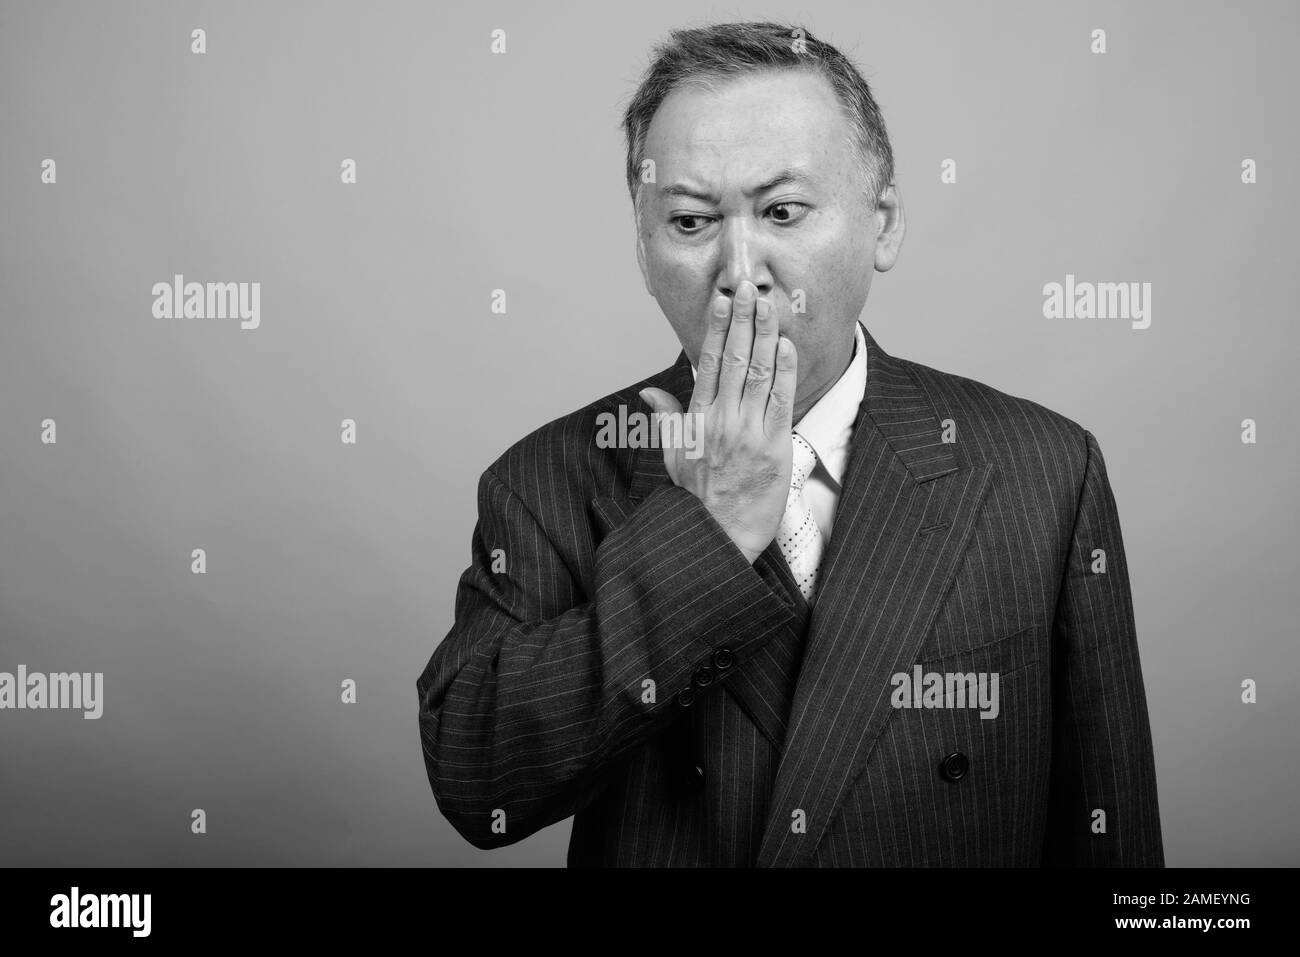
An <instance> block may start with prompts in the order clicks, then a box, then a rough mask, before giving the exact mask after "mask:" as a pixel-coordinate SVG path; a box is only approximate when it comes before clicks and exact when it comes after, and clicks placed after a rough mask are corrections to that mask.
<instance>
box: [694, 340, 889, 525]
mask: <svg viewBox="0 0 1300 957" xmlns="http://www.w3.org/2000/svg"><path fill="white" fill-rule="evenodd" d="M695 375H696V372H695V367H694V366H691V376H692V377H694V376H695ZM866 388H867V343H866V341H865V340H864V339H863V338H862V323H860V322H859V323H855V324H854V327H853V358H852V359H850V360H849V367H848V368H847V369H845V370H844V374H843V375H841V376H840V377H839V379H837V380H836V382H835V384H834V385H833V386H831V387H830V389H829V390H828V391H827V392H826V394H825V395H823V396H822V397H821V398H820V399H818V400H817V402H816V403H815V404H814V405H813V407H812V408H811V409H809V410H808V411H807V412H805V413H804V417H803V418H802V419H800V420H799V421H798V422H796V423H795V424H794V430H795V431H796V432H798V433H799V434H800V435H802V436H803V437H804V438H805V439H807V440H808V444H809V445H811V446H812V447H813V450H814V451H815V452H816V453H817V468H815V469H814V470H813V473H812V475H810V476H809V477H808V481H807V483H805V485H804V487H803V493H804V497H805V498H806V499H807V500H808V507H809V508H811V509H812V513H813V518H815V519H816V520H817V527H818V528H820V529H821V532H822V539H823V540H824V541H826V542H829V541H830V540H831V526H832V525H833V524H834V522H835V507H836V506H837V505H838V504H839V501H840V488H841V483H842V481H843V479H844V469H845V467H846V466H847V465H848V461H849V446H850V443H851V442H852V440H853V423H854V422H856V421H857V418H858V407H859V406H860V405H861V404H862V396H863V395H864V394H865V393H866Z"/></svg>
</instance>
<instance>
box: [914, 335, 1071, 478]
mask: <svg viewBox="0 0 1300 957" xmlns="http://www.w3.org/2000/svg"><path fill="white" fill-rule="evenodd" d="M900 361H901V362H902V364H903V366H904V367H905V368H906V369H907V371H908V372H909V373H910V374H911V376H912V378H913V380H914V381H915V382H916V383H917V385H918V386H919V387H920V389H921V391H922V392H923V393H924V394H925V396H926V397H927V398H928V399H929V401H930V403H931V405H933V407H934V411H935V414H936V415H937V416H938V418H939V420H940V422H941V423H945V420H948V422H949V423H950V426H949V427H950V428H951V430H952V432H953V433H954V434H955V439H956V442H957V447H958V449H959V450H961V451H962V452H963V453H964V456H965V458H966V459H967V460H968V461H971V462H977V461H992V462H996V463H997V464H999V465H1000V466H1002V467H1003V468H1011V469H1016V470H1018V471H1027V472H1036V473H1039V474H1041V473H1042V472H1044V471H1049V472H1053V473H1056V474H1057V475H1058V476H1059V477H1060V478H1061V480H1063V481H1066V482H1071V481H1073V482H1076V483H1077V481H1078V480H1079V478H1080V477H1081V476H1082V475H1083V473H1084V469H1085V468H1086V465H1087V459H1088V444H1089V439H1088V435H1089V433H1088V431H1087V430H1086V429H1085V428H1084V427H1083V426H1082V425H1080V424H1079V423H1078V422H1076V421H1074V420H1073V419H1070V418H1068V417H1067V416H1065V415H1062V414H1061V413H1059V412H1056V411H1054V410H1052V409H1049V408H1047V407H1046V406H1044V405H1042V404H1041V403H1039V402H1035V401H1033V400H1032V399H1026V398H1023V397H1021V396H1014V395H1010V394H1008V393H1006V392H1003V391H1002V390H1000V389H996V388H994V387H993V386H991V385H988V384H987V383H984V382H980V381H978V380H976V379H971V378H968V377H966V376H961V375H957V374H955V373H952V372H943V371H940V370H939V369H934V368H931V367H930V366H926V365H922V364H921V363H919V362H912V361H909V360H900ZM945 424H947V423H945Z"/></svg>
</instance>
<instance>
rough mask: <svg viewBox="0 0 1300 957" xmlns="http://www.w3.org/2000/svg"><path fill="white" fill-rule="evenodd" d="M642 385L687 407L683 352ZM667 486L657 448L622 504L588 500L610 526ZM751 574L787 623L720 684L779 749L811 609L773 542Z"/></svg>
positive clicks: (641, 462) (689, 385)
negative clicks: (774, 598) (785, 612)
mask: <svg viewBox="0 0 1300 957" xmlns="http://www.w3.org/2000/svg"><path fill="white" fill-rule="evenodd" d="M647 384H648V385H654V386H657V387H659V388H661V389H663V390H664V391H666V392H668V393H670V394H671V395H673V396H675V397H676V398H677V401H678V402H679V403H680V404H681V407H682V408H683V409H685V408H687V407H688V406H689V405H690V402H691V393H692V392H693V391H694V390H695V380H694V377H693V376H692V375H691V364H690V360H689V359H687V357H686V353H685V352H684V351H683V352H681V353H680V354H679V355H678V356H677V361H676V362H674V363H673V365H672V366H671V367H670V368H669V369H667V370H665V371H664V372H662V373H660V375H658V376H656V377H655V378H654V379H653V380H651V381H649V382H648V383H647ZM618 399H619V401H623V402H625V403H626V404H627V405H628V409H629V412H630V411H632V410H634V409H635V410H639V411H642V412H645V413H647V414H649V412H650V407H649V406H648V405H646V404H645V403H644V402H642V401H641V397H640V396H638V395H637V394H636V393H635V391H634V392H633V393H632V394H631V395H630V396H628V395H620V396H619V397H618ZM671 482H672V479H671V478H670V477H669V475H668V469H667V468H666V467H665V465H664V459H663V452H662V451H661V450H660V449H658V448H641V449H636V450H634V451H633V464H632V477H631V481H630V483H629V486H628V493H627V497H626V499H620V498H617V497H612V496H598V497H597V498H595V499H593V500H592V503H591V504H592V508H593V509H594V510H595V511H597V512H598V513H599V514H600V515H601V516H602V518H603V519H604V520H605V522H606V523H607V524H608V525H609V526H611V527H612V526H614V525H616V524H618V523H619V522H621V521H622V520H624V519H625V518H626V517H627V515H629V514H630V513H631V512H632V510H633V509H635V508H636V506H637V505H638V504H640V502H641V501H642V500H644V499H645V498H646V496H648V495H649V494H650V493H651V492H653V491H654V490H655V489H656V488H658V487H659V486H661V485H667V484H670V483H671ZM754 570H755V571H757V572H758V573H759V575H761V576H763V578H764V579H765V580H766V581H767V582H768V583H769V584H770V585H771V586H773V588H774V589H776V590H777V592H778V594H781V595H782V597H783V598H784V599H785V601H786V604H788V605H789V606H790V621H789V623H788V624H787V626H786V627H785V628H783V629H782V630H781V631H780V632H779V633H778V634H777V635H776V636H774V637H773V638H772V640H771V641H769V642H767V643H766V644H765V645H764V646H763V647H762V649H760V650H759V651H758V652H757V653H756V654H755V655H754V656H753V657H752V658H750V659H749V660H748V661H746V662H745V663H744V664H743V665H740V666H738V667H737V668H736V670H735V671H734V672H733V673H732V674H730V675H728V676H727V680H726V681H724V682H722V685H723V687H725V688H726V689H727V693H728V694H730V695H731V696H732V697H733V698H734V699H735V700H736V702H737V703H738V704H739V705H740V706H741V708H743V709H744V711H745V713H746V714H747V715H749V717H750V720H752V721H753V722H754V723H755V724H756V725H757V726H758V728H759V730H760V731H762V733H763V734H764V735H765V736H766V737H767V739H768V740H769V741H770V742H771V743H772V747H773V748H776V749H779V748H780V747H781V744H782V742H783V741H784V740H785V737H786V733H787V731H786V721H787V717H788V706H789V703H790V700H791V695H792V691H793V686H794V682H795V676H796V675H797V673H798V669H799V661H800V657H801V651H802V638H801V636H802V635H803V634H804V632H805V630H806V627H807V624H808V615H809V610H810V609H809V606H808V602H807V600H806V599H805V598H804V597H803V593H802V592H800V591H799V586H798V585H797V584H795V580H794V576H793V575H792V574H791V573H790V568H789V566H788V565H787V564H786V561H785V556H784V555H782V554H781V548H780V546H779V545H778V544H777V543H776V540H775V539H773V541H772V542H771V543H770V544H769V545H768V546H767V548H766V550H764V552H763V553H762V554H761V555H759V557H758V558H757V559H755V560H754Z"/></svg>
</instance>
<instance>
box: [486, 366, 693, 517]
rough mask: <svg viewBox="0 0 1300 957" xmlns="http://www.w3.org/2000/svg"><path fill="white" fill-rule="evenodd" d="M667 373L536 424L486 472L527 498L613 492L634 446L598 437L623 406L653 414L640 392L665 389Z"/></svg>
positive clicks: (634, 410) (640, 381)
mask: <svg viewBox="0 0 1300 957" xmlns="http://www.w3.org/2000/svg"><path fill="white" fill-rule="evenodd" d="M669 372H670V370H669V369H665V370H663V371H661V372H657V373H655V374H654V375H651V376H647V377H646V378H644V379H640V380H638V381H637V382H634V383H632V384H631V385H628V386H624V387H623V388H621V389H618V390H616V391H614V392H611V393H609V394H607V395H603V396H601V397H600V398H599V399H595V400H594V401H592V402H588V403H587V404H586V405H584V406H582V407H581V408H579V409H575V410H574V411H572V412H568V413H566V414H564V415H561V416H559V417H558V418H555V419H552V420H551V421H549V422H547V423H545V424H544V425H540V426H538V427H537V428H535V429H533V430H532V431H531V432H529V433H528V434H527V435H525V436H524V437H523V438H521V439H519V440H518V441H516V442H515V443H513V444H512V445H511V446H510V447H509V448H507V449H506V450H505V451H504V452H502V453H501V455H499V456H498V457H497V458H496V460H495V461H493V462H492V464H491V465H489V466H488V468H487V473H488V474H492V475H494V476H495V477H496V478H497V479H498V480H499V481H501V482H503V483H504V484H505V485H507V486H509V487H510V488H511V489H512V490H513V491H514V492H515V493H517V494H519V495H520V496H521V497H524V498H525V499H527V498H528V497H530V493H536V492H538V491H545V492H546V494H550V495H554V494H555V493H556V490H560V491H567V492H569V493H570V494H572V495H574V496H575V497H579V496H581V497H586V498H590V497H593V496H595V495H601V494H613V492H614V491H615V486H616V484H617V476H619V475H620V474H622V473H624V472H626V470H627V469H628V468H629V467H630V466H629V456H628V452H629V451H630V450H627V449H620V448H601V447H600V446H599V445H598V443H597V441H596V440H597V436H598V434H599V433H600V431H601V429H602V427H603V425H604V424H605V423H607V422H608V421H610V419H609V417H610V416H612V417H613V420H614V421H617V420H618V416H619V410H620V408H624V409H626V410H627V411H626V414H629V415H630V414H631V413H634V412H637V411H644V412H649V407H648V406H647V405H646V404H645V403H644V402H642V401H641V398H640V397H639V396H638V395H637V393H638V392H639V391H640V390H641V389H643V388H645V387H646V386H659V387H661V388H662V387H663V385H664V382H665V380H666V379H667V378H668V377H669Z"/></svg>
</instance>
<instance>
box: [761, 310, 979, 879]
mask: <svg viewBox="0 0 1300 957" xmlns="http://www.w3.org/2000/svg"><path fill="white" fill-rule="evenodd" d="M864 331H865V330H864ZM865 339H866V344H867V388H866V393H865V395H864V396H863V400H862V403H861V405H860V407H859V410H858V418H857V422H856V425H855V426H854V431H853V438H852V445H851V450H850V454H849V460H848V464H847V468H846V473H845V476H844V482H843V483H842V489H843V491H842V492H841V496H840V500H839V504H838V506H837V508H836V513H835V523H834V527H833V529H832V534H831V540H830V542H829V543H828V545H827V551H826V555H825V557H824V560H823V565H822V572H821V578H820V583H819V586H818V588H819V593H818V598H817V602H816V604H815V606H814V607H813V610H812V615H811V619H810V621H809V631H808V637H807V643H806V648H805V651H804V655H803V663H802V667H801V668H800V669H799V671H798V680H797V684H796V686H795V691H794V701H793V703H792V705H791V710H790V716H789V722H788V729H787V732H786V738H785V741H784V747H783V753H782V757H781V762H780V765H779V767H778V769H777V775H776V783H775V786H774V789H773V793H772V800H771V803H770V805H769V816H768V821H767V824H766V827H765V830H764V836H763V840H762V843H761V845H760V847H759V852H758V858H757V861H756V863H757V865H758V866H790V865H804V864H807V863H808V862H809V861H810V860H811V858H812V856H813V854H814V853H815V851H816V849H817V845H818V843H819V842H820V840H821V837H822V835H823V834H824V832H825V830H826V827H827V825H828V824H829V822H830V820H831V818H832V817H833V815H834V812H835V810H836V808H837V806H838V804H839V802H840V800H841V799H842V797H843V795H844V793H845V792H846V789H847V787H848V786H849V785H850V784H851V783H852V781H853V778H854V777H855V776H856V775H857V773H858V772H859V771H860V770H861V769H862V767H863V766H864V765H865V763H866V761H867V758H868V756H869V755H870V753H871V749H872V747H873V746H874V744H875V742H876V739H877V737H878V736H879V735H880V733H881V731H882V730H883V729H884V726H885V722H886V721H887V720H888V718H889V716H890V714H891V713H892V710H893V709H892V707H891V706H890V691H891V685H890V678H891V676H892V675H894V674H895V673H897V672H905V671H908V670H909V669H910V667H911V665H912V664H913V662H914V661H915V657H916V654H917V650H918V648H919V647H920V645H921V642H922V639H923V638H924V636H925V634H926V632H927V631H928V630H929V628H930V626H931V625H932V623H933V621H934V617H935V615H936V613H937V611H938V609H939V606H940V603H941V602H942V600H943V598H944V597H945V595H946V593H947V591H948V589H949V588H950V587H951V585H952V581H953V577H954V575H955V573H956V570H957V567H958V563H959V560H960V559H961V557H962V554H963V553H964V551H965V549H966V546H967V544H968V542H969V540H970V536H971V533H972V530H973V529H974V526H975V521H976V518H977V517H978V515H979V511H980V508H981V507H982V504H983V501H984V497H985V494H986V492H987V490H988V486H989V481H990V476H991V473H992V470H993V466H992V465H988V464H980V465H974V466H970V465H962V464H961V463H959V461H958V459H957V456H956V455H955V453H954V451H953V446H952V445H951V444H948V443H944V442H942V440H941V437H940V425H939V422H938V420H937V418H936V417H935V414H934V411H933V409H932V408H931V406H930V403H929V402H928V401H927V400H926V398H925V395H924V393H923V392H922V391H921V389H920V387H919V386H918V385H917V384H916V382H915V380H914V379H913V378H912V376H911V374H910V373H909V372H908V371H907V369H906V367H905V366H904V365H903V364H902V363H900V362H899V361H898V360H897V359H895V358H893V357H892V356H890V355H889V354H888V353H886V352H885V351H884V350H883V349H881V348H880V346H879V345H878V344H877V343H876V342H875V340H874V339H873V338H872V337H871V336H870V334H867V335H866V337H865ZM796 810H802V811H803V812H804V820H805V822H806V833H793V832H792V829H791V825H792V823H793V821H794V820H795V818H794V817H793V816H792V815H793V812H794V811H796Z"/></svg>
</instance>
